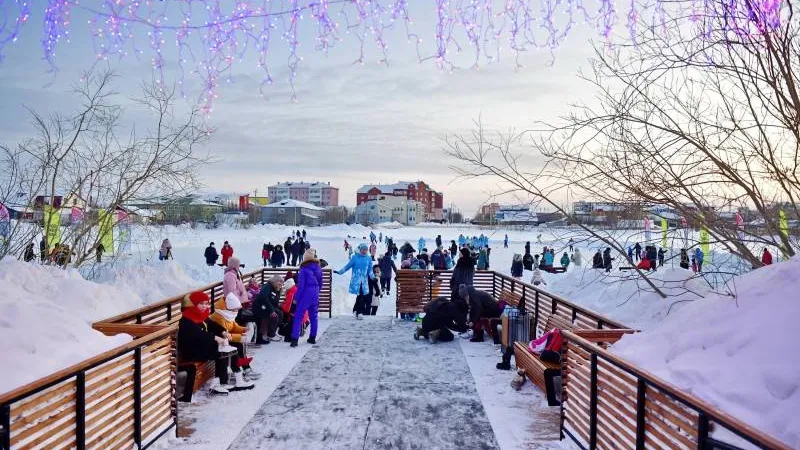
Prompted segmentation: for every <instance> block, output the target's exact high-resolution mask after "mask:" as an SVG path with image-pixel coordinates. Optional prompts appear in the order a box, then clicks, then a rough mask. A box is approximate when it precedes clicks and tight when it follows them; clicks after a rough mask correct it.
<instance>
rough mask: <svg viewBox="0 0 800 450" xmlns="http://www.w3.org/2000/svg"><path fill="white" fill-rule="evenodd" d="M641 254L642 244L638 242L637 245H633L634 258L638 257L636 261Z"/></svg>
mask: <svg viewBox="0 0 800 450" xmlns="http://www.w3.org/2000/svg"><path fill="white" fill-rule="evenodd" d="M641 254H642V244H640V243H638V242H637V243H636V245H634V246H633V256H634V258H636V261H639V255H641Z"/></svg>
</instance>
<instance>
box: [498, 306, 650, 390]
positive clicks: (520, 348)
mask: <svg viewBox="0 0 800 450" xmlns="http://www.w3.org/2000/svg"><path fill="white" fill-rule="evenodd" d="M553 328H558V329H559V330H562V331H572V332H573V333H575V334H576V335H578V336H580V337H582V338H584V339H587V340H589V341H591V342H594V343H597V344H598V345H600V346H602V347H603V348H607V347H608V346H609V345H611V344H613V343H614V342H617V341H618V340H619V339H620V338H621V337H622V336H623V335H625V334H629V333H634V332H635V331H636V330H631V329H608V330H586V329H581V330H576V329H575V325H574V324H573V323H572V321H570V320H569V319H568V318H566V317H564V316H560V315H557V314H554V315H551V316H549V317H548V318H547V321H546V322H545V326H544V328H543V333H546V332H548V331H550V330H552V329H553ZM562 351H563V347H562ZM514 360H515V361H516V364H517V367H518V368H521V369H523V370H525V375H526V376H527V377H528V379H530V380H531V382H532V383H533V384H535V385H536V386H539V388H540V389H541V390H542V391H544V392H545V393H546V394H547V403H548V404H549V405H550V406H558V405H559V404H560V401H559V395H557V394H560V383H556V378H557V377H560V376H561V364H560V363H551V362H545V361H542V360H541V359H539V357H538V356H537V355H535V354H533V353H531V352H530V350H528V343H526V342H516V343H514Z"/></svg>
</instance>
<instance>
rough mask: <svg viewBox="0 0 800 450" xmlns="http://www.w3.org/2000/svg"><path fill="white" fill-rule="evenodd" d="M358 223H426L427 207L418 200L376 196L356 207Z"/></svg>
mask: <svg viewBox="0 0 800 450" xmlns="http://www.w3.org/2000/svg"><path fill="white" fill-rule="evenodd" d="M356 221H358V222H360V223H384V222H399V223H402V224H403V225H415V224H417V223H420V222H424V221H425V205H424V204H423V203H422V202H418V201H416V200H409V199H407V198H405V197H399V196H393V195H380V194H379V195H376V196H375V198H374V199H372V200H368V201H366V202H364V203H362V204H360V205H358V206H356Z"/></svg>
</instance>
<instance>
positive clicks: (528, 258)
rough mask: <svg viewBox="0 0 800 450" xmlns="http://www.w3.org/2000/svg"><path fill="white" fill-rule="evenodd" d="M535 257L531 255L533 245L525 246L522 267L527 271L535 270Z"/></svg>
mask: <svg viewBox="0 0 800 450" xmlns="http://www.w3.org/2000/svg"><path fill="white" fill-rule="evenodd" d="M533 262H534V261H533V255H531V244H530V243H527V244H525V254H524V255H523V256H522V267H523V268H524V269H525V270H533Z"/></svg>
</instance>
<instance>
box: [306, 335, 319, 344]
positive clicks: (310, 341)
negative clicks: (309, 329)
mask: <svg viewBox="0 0 800 450" xmlns="http://www.w3.org/2000/svg"><path fill="white" fill-rule="evenodd" d="M306 342H308V343H309V344H311V345H316V344H317V338H316V337H314V336H311V337H310V338H308V341H306Z"/></svg>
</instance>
